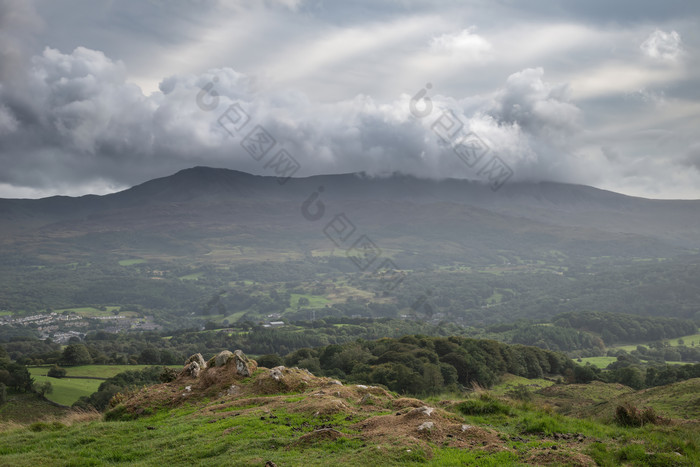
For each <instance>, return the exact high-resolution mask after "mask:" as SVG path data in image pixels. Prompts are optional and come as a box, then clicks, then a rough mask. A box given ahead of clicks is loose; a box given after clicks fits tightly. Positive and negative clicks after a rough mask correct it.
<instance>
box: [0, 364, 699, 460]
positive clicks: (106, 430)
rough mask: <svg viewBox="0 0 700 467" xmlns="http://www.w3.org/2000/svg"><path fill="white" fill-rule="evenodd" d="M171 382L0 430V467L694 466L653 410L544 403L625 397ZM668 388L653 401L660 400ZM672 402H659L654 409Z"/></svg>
mask: <svg viewBox="0 0 700 467" xmlns="http://www.w3.org/2000/svg"><path fill="white" fill-rule="evenodd" d="M171 378H172V380H171V381H170V382H167V383H163V384H159V385H155V386H151V387H146V388H142V389H140V390H137V391H134V392H132V393H129V394H122V395H117V396H115V398H114V399H113V401H112V403H111V408H110V409H109V410H108V411H107V412H106V413H105V414H104V416H103V417H98V416H96V415H90V414H87V415H83V416H82V418H81V417H79V416H76V415H75V414H74V415H72V416H71V417H70V418H65V417H59V416H57V417H54V418H52V419H47V420H45V421H42V422H35V423H32V424H27V425H16V424H12V425H0V427H2V428H0V464H2V465H16V466H22V465H105V464H128V465H167V464H171V465H190V464H196V465H258V466H264V465H266V463H267V462H272V463H274V464H273V465H277V466H285V465H286V466H302V465H303V466H307V465H329V464H334V465H464V464H467V465H481V466H484V465H494V466H495V465H499V466H500V465H546V464H552V465H596V464H597V465H619V464H627V465H698V464H699V463H700V451H699V449H698V448H699V447H700V434H699V433H700V430H698V424H697V420H695V421H693V420H677V419H670V417H671V415H670V414H671V413H674V414H677V413H680V411H679V410H678V408H674V409H673V410H671V411H670V412H664V411H663V410H661V409H660V411H659V413H660V414H661V415H663V416H665V417H667V418H665V419H657V420H656V421H657V423H658V424H655V423H649V424H645V425H644V426H641V427H626V426H620V425H618V424H616V423H615V422H614V421H612V414H614V410H615V407H614V406H610V407H608V406H607V405H606V403H603V404H601V407H602V408H601V411H602V412H605V413H602V412H601V413H600V414H598V415H601V417H597V418H575V417H572V416H566V415H562V414H560V413H557V410H556V408H555V405H554V404H553V403H552V400H553V399H554V398H555V397H568V398H569V399H575V398H576V394H582V396H581V397H580V401H581V403H582V404H585V405H587V406H589V407H590V406H593V405H596V404H600V403H601V401H602V400H607V399H608V398H609V397H620V396H625V397H630V394H633V393H632V392H631V391H629V390H627V389H624V388H617V387H610V386H615V385H601V384H594V385H586V386H585V389H586V391H583V390H582V389H584V388H582V387H577V386H564V385H554V386H550V387H549V388H546V389H542V390H539V391H537V392H538V393H537V394H534V395H533V394H532V393H530V392H529V390H528V389H527V387H526V386H524V385H523V386H519V387H517V388H515V389H514V390H510V391H508V392H507V393H506V396H495V395H492V394H491V393H489V392H486V391H475V392H474V393H473V394H471V395H469V397H466V398H462V397H455V396H452V397H447V398H442V397H432V398H430V399H429V400H427V401H422V400H419V399H414V398H410V397H403V396H401V395H398V394H395V393H391V392H389V391H386V390H385V389H383V388H381V387H377V386H365V385H344V384H342V383H340V382H339V381H336V380H333V379H330V378H319V377H315V376H314V375H312V374H311V373H309V372H308V371H307V370H301V369H297V368H285V367H276V368H272V369H267V368H258V367H257V364H256V363H255V362H254V361H252V360H249V359H247V358H246V357H245V356H244V355H243V354H242V353H239V352H236V353H234V354H232V353H231V352H222V353H221V354H219V355H218V356H216V357H214V358H212V359H211V360H210V361H209V362H206V363H205V362H204V361H203V359H201V356H193V358H191V359H190V360H189V361H188V363H187V365H186V366H185V368H184V369H183V370H182V371H181V372H179V373H177V374H172V375H171ZM679 384H683V385H685V386H684V387H683V388H680V387H679V388H678V391H681V390H684V391H688V390H691V391H692V390H695V391H696V392H695V393H694V394H697V388H698V387H699V386H700V380H690V381H686V382H684V383H679ZM686 386H687V387H686ZM567 388H570V389H572V390H571V391H568V392H566V394H564V395H562V394H557V392H556V391H560V392H561V391H565V390H566V389H567ZM674 388H675V385H670V386H667V387H665V389H664V391H665V392H666V394H673V393H674V392H676V390H675V389H674ZM657 392H658V391H657ZM540 393H541V394H540ZM691 394H693V393H691ZM639 397H640V399H638V401H646V400H651V398H652V396H643V395H642V396H639ZM644 397H646V399H644ZM542 398H544V399H547V400H541V399H542ZM691 398H692V396H691ZM674 400H675V399H672V398H671V399H668V400H667V401H666V404H667V405H668V407H670V406H671V405H672V404H673V401H674ZM585 401H589V402H588V403H585ZM695 401H697V398H696V399H695ZM679 402H680V403H682V404H688V403H690V402H692V401H690V400H688V399H687V398H684V399H682V401H680V400H679ZM572 405H576V401H575V400H574V401H573V402H572ZM606 415H611V417H610V420H607V421H606V420H605V418H606V417H605V416H606ZM267 465H271V464H267Z"/></svg>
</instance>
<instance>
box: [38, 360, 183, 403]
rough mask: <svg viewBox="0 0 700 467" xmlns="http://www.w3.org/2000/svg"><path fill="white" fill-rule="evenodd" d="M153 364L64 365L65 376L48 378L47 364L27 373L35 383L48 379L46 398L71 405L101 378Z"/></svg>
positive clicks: (93, 389) (87, 393)
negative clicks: (83, 377) (49, 386)
mask: <svg viewBox="0 0 700 467" xmlns="http://www.w3.org/2000/svg"><path fill="white" fill-rule="evenodd" d="M149 366H153V365H82V366H73V367H66V376H67V377H66V378H50V377H48V376H46V372H47V371H49V368H50V367H48V366H40V367H30V368H29V373H30V374H31V375H32V378H34V381H35V382H37V383H43V382H44V381H48V382H50V383H51V386H52V387H53V393H51V394H47V396H46V398H47V399H49V400H51V401H53V402H56V403H57V404H62V405H73V403H74V402H75V401H77V400H78V399H80V398H81V397H82V396H89V395H90V394H92V393H93V392H95V391H97V388H98V387H99V386H100V384H101V383H102V381H103V380H105V379H107V378H111V377H112V376H115V375H116V374H118V373H122V372H124V371H136V370H142V369H144V368H147V367H149ZM172 367H173V368H180V365H173V366H172ZM76 376H88V377H91V378H100V379H82V378H75V377H76Z"/></svg>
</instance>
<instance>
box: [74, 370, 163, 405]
mask: <svg viewBox="0 0 700 467" xmlns="http://www.w3.org/2000/svg"><path fill="white" fill-rule="evenodd" d="M164 371H165V367H160V366H152V367H147V368H144V369H142V370H130V371H125V372H122V373H119V374H117V375H115V376H112V377H111V378H107V379H106V380H105V381H103V382H102V384H100V386H99V387H98V388H97V391H96V392H93V393H92V394H90V395H89V396H83V397H81V398H80V399H78V400H77V401H76V402H75V403H74V404H73V407H77V408H80V409H90V408H94V409H96V410H99V411H103V410H105V409H106V408H107V406H108V405H109V401H110V399H111V398H112V397H114V395H115V394H117V393H120V392H121V393H124V392H126V391H128V390H130V389H135V388H138V387H140V386H150V385H152V384H157V383H160V382H161V375H162V374H163V372H164Z"/></svg>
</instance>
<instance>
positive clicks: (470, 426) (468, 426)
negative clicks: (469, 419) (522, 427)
mask: <svg viewBox="0 0 700 467" xmlns="http://www.w3.org/2000/svg"><path fill="white" fill-rule="evenodd" d="M472 428H474V427H473V426H472V425H462V431H467V430H471V429H472ZM518 440H520V438H518Z"/></svg>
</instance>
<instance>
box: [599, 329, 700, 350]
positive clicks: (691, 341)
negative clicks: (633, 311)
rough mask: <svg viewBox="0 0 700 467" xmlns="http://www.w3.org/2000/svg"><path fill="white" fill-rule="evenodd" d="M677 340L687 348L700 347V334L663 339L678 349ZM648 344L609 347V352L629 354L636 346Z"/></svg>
mask: <svg viewBox="0 0 700 467" xmlns="http://www.w3.org/2000/svg"><path fill="white" fill-rule="evenodd" d="M679 339H682V341H683V344H682V345H686V346H688V347H690V346H693V345H696V346H700V333H697V334H690V335H689V336H682V337H674V338H673V339H664V342H668V345H670V346H671V347H678V346H679V345H681V344H679V343H678V340H679ZM649 344H650V343H649V342H640V343H638V344H628V345H619V346H617V347H610V350H624V351H626V352H631V351H633V350H637V346H640V345H643V346H645V347H648V346H649Z"/></svg>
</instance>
